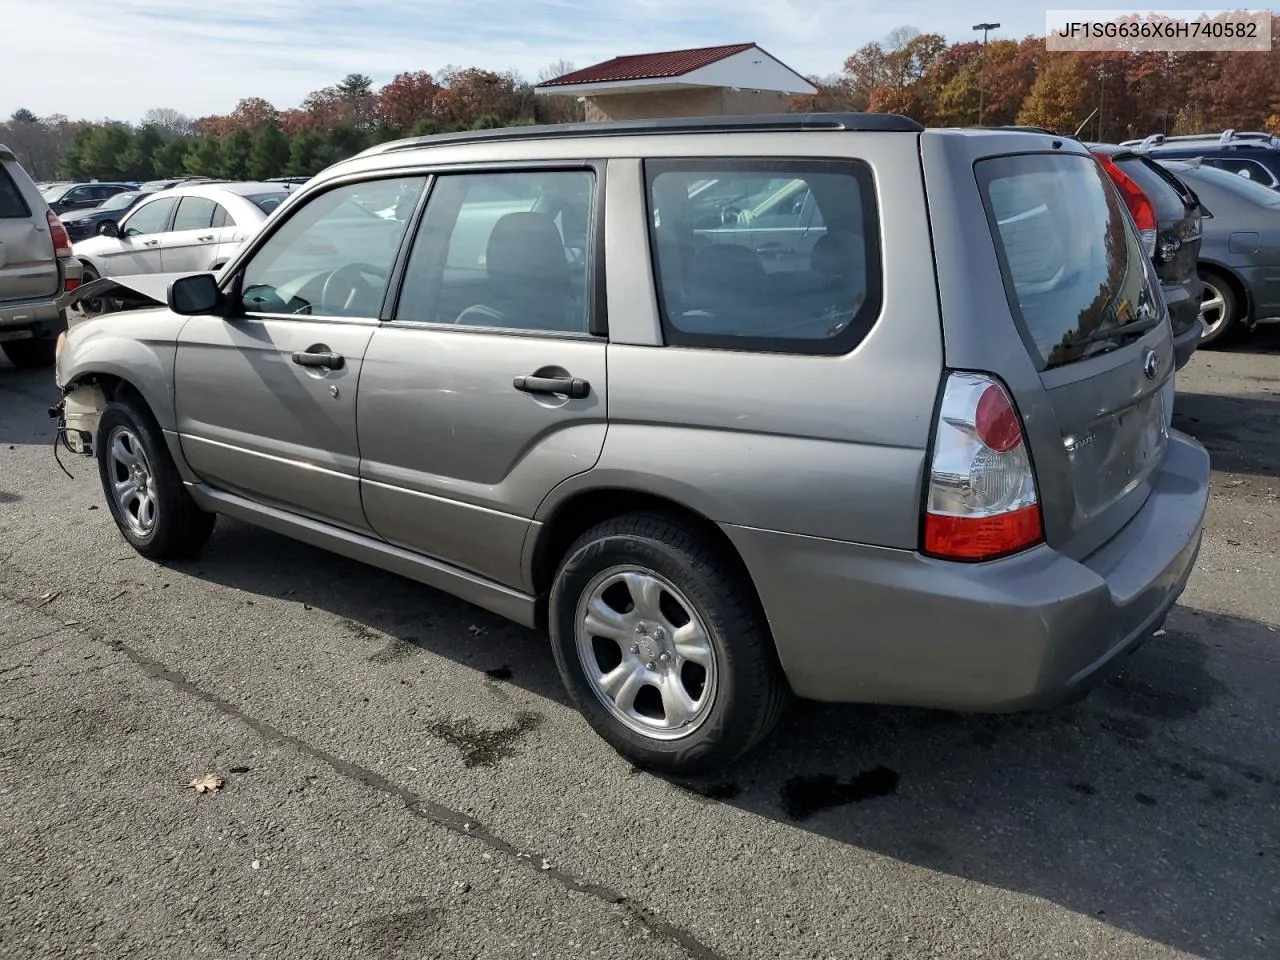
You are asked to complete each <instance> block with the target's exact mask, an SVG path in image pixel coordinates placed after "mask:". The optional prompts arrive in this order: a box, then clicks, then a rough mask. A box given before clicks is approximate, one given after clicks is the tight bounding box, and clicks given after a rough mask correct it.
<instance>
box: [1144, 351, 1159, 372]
mask: <svg viewBox="0 0 1280 960" xmlns="http://www.w3.org/2000/svg"><path fill="white" fill-rule="evenodd" d="M1142 372H1143V373H1145V374H1146V375H1147V379H1148V380H1154V379H1155V378H1156V374H1157V373H1159V372H1160V360H1159V358H1157V357H1156V352H1155V351H1154V350H1152V349H1150V348H1148V349H1147V351H1146V353H1144V354H1143V355H1142Z"/></svg>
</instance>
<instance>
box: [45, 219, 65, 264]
mask: <svg viewBox="0 0 1280 960" xmlns="http://www.w3.org/2000/svg"><path fill="white" fill-rule="evenodd" d="M44 218H45V220H47V221H48V223H49V233H50V234H51V235H52V236H53V254H54V256H56V257H57V258H58V259H59V260H65V259H66V258H67V257H69V256H71V234H69V233H67V228H66V227H64V226H63V225H62V221H61V220H59V219H58V215H57V214H56V213H54V212H53V211H52V210H46V211H45V213H44Z"/></svg>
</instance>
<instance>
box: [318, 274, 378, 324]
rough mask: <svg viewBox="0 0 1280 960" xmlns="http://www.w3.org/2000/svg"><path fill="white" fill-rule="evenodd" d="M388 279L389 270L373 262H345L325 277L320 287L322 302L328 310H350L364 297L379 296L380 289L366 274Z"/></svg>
mask: <svg viewBox="0 0 1280 960" xmlns="http://www.w3.org/2000/svg"><path fill="white" fill-rule="evenodd" d="M366 275H367V276H372V277H377V278H378V279H380V280H386V279H387V271H386V270H384V269H382V268H381V267H375V266H374V265H373V264H372V263H363V262H361V263H344V264H343V265H342V266H340V267H338V268H337V269H336V270H334V271H333V272H331V273H330V274H329V275H328V276H327V277H325V278H324V286H323V287H321V288H320V303H321V304H323V306H324V308H325V310H326V311H328V310H334V311H335V312H339V314H340V315H341V313H344V312H347V311H350V310H351V308H352V305H353V304H355V303H357V302H358V301H359V300H361V299H363V298H364V297H366V296H367V297H370V298H373V297H377V296H378V291H377V289H376V288H375V287H374V286H373V284H371V283H369V281H367V280H366V279H365V276H366Z"/></svg>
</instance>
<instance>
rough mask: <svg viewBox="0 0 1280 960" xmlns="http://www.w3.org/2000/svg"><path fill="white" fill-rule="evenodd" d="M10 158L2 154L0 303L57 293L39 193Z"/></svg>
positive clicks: (54, 262)
mask: <svg viewBox="0 0 1280 960" xmlns="http://www.w3.org/2000/svg"><path fill="white" fill-rule="evenodd" d="M7 157H12V154H8V153H7V152H3V153H0V303H4V302H7V301H21V300H36V299H40V298H42V297H48V296H52V295H53V294H55V293H56V292H57V291H58V261H57V258H56V257H55V255H54V250H53V237H52V236H51V235H50V233H49V223H48V221H47V220H46V218H45V207H44V206H43V205H41V204H39V203H36V202H34V200H35V198H36V197H38V193H37V192H36V189H35V186H34V185H33V184H31V183H30V178H28V177H27V174H26V172H25V171H24V170H23V169H22V168H21V167H19V166H18V165H17V163H16V162H15V161H14V160H12V159H7ZM24 186H25V187H26V188H27V189H25V190H24V189H23V187H24ZM28 197H31V198H32V199H31V200H28Z"/></svg>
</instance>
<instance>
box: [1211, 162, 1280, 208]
mask: <svg viewBox="0 0 1280 960" xmlns="http://www.w3.org/2000/svg"><path fill="white" fill-rule="evenodd" d="M1189 175H1190V176H1195V177H1199V178H1201V179H1202V180H1204V182H1205V183H1212V184H1213V185H1214V186H1218V187H1222V188H1223V189H1225V190H1230V191H1231V192H1232V193H1234V194H1236V195H1237V196H1240V197H1244V199H1246V200H1248V201H1249V202H1250V203H1256V204H1259V205H1260V206H1264V207H1273V208H1274V207H1280V192H1277V191H1275V190H1273V189H1272V188H1271V187H1264V186H1263V185H1262V184H1260V183H1258V182H1257V181H1254V180H1249V179H1247V178H1245V177H1242V176H1240V174H1238V173H1228V172H1227V171H1225V170H1218V169H1216V168H1215V167H1206V166H1203V165H1202V166H1200V167H1199V168H1197V169H1196V170H1195V173H1194V174H1189Z"/></svg>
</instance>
